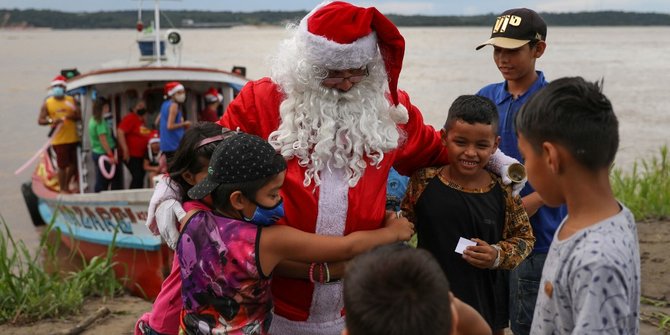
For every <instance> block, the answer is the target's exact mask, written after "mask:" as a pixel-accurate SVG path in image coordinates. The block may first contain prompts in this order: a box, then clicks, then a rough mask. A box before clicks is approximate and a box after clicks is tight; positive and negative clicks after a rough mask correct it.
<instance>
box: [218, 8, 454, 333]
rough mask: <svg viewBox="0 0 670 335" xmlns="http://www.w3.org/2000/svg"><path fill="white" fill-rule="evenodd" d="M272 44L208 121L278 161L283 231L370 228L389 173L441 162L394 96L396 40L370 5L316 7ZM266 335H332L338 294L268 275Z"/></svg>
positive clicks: (340, 320)
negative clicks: (259, 145)
mask: <svg viewBox="0 0 670 335" xmlns="http://www.w3.org/2000/svg"><path fill="white" fill-rule="evenodd" d="M292 29H293V32H292V36H291V37H290V38H288V39H287V40H285V41H284V42H283V43H281V45H280V48H279V52H278V54H277V55H276V57H275V58H274V61H273V66H272V76H271V78H263V79H261V80H258V81H254V82H250V83H248V84H247V85H246V86H245V87H244V88H243V89H242V91H241V92H240V94H239V96H238V97H237V98H236V99H235V100H234V101H233V102H232V103H231V104H230V105H229V107H228V109H227V111H226V112H225V114H224V115H223V117H222V119H221V120H220V121H219V123H220V124H221V125H222V126H224V127H228V128H230V129H238V128H239V129H240V130H241V131H244V132H248V133H252V134H256V135H259V136H261V137H263V138H266V139H268V141H269V142H270V144H272V146H273V147H274V148H275V149H276V150H277V151H278V152H280V153H281V154H282V155H283V156H284V158H285V159H286V161H287V163H288V170H287V174H286V180H285V182H284V186H283V187H282V193H283V198H284V204H285V205H284V206H285V209H286V211H285V213H286V216H285V218H284V219H282V220H281V221H280V224H287V225H290V226H292V227H295V228H299V229H301V230H304V231H307V232H315V233H317V234H327V235H343V234H344V235H346V234H349V233H351V232H353V231H357V230H369V229H375V228H379V227H380V226H381V224H382V221H383V219H384V214H385V204H386V180H387V177H388V174H389V170H390V169H391V167H395V168H396V169H397V170H398V171H399V172H400V173H401V174H405V175H409V174H411V173H412V172H413V171H415V170H417V169H419V168H421V167H424V166H431V165H443V164H446V162H447V160H446V158H447V152H446V151H445V149H444V147H443V146H442V145H441V143H440V137H439V134H438V133H437V132H436V131H435V130H434V129H433V128H432V127H431V126H428V125H425V124H424V122H423V117H422V116H421V113H420V112H419V110H418V109H417V108H416V107H415V106H413V105H412V104H411V103H410V99H409V96H408V95H407V93H405V92H403V91H400V90H398V89H397V84H398V76H399V74H400V70H401V66H402V60H403V55H404V48H405V41H404V39H403V37H402V35H400V32H399V31H398V29H397V28H396V27H395V25H394V24H393V23H392V22H391V21H389V20H388V19H387V18H386V17H385V16H384V15H382V14H381V13H380V12H379V11H377V9H375V8H361V7H357V6H353V5H351V4H348V3H344V2H332V3H327V4H322V5H321V6H319V7H317V8H316V9H314V10H313V11H312V12H310V13H309V14H308V15H307V16H306V17H305V18H303V19H302V21H301V22H300V24H299V25H298V26H296V27H294V28H292ZM272 289H273V290H272V293H273V296H274V304H275V310H274V311H275V317H274V318H273V321H272V327H271V333H273V334H339V333H340V332H341V330H342V329H343V327H344V313H343V310H342V308H343V300H342V285H341V283H340V282H335V283H324V284H321V283H318V282H317V283H312V282H311V281H310V280H300V279H291V278H284V277H281V276H279V275H275V276H274V277H273V283H272Z"/></svg>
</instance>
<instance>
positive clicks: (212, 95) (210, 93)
mask: <svg viewBox="0 0 670 335" xmlns="http://www.w3.org/2000/svg"><path fill="white" fill-rule="evenodd" d="M205 101H206V102H207V103H208V104H211V103H214V102H221V101H223V95H221V94H219V91H217V90H216V88H214V87H210V88H209V90H207V92H206V93H205Z"/></svg>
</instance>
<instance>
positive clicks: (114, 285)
mask: <svg viewBox="0 0 670 335" xmlns="http://www.w3.org/2000/svg"><path fill="white" fill-rule="evenodd" d="M0 222H1V226H2V228H4V229H0V323H5V322H10V323H22V322H25V321H35V320H39V319H44V318H50V317H62V316H65V315H69V314H73V313H77V312H79V310H80V309H81V306H82V304H83V302H84V298H86V297H87V296H91V295H101V296H110V297H113V296H114V295H115V294H117V293H119V292H120V291H121V285H120V284H119V283H118V281H117V280H116V278H115V277H114V271H113V270H112V267H113V265H114V263H113V262H112V259H111V256H112V253H113V245H112V246H110V248H109V249H108V251H107V254H106V255H105V257H95V258H93V259H91V261H89V262H85V261H84V266H83V268H82V269H81V271H77V272H69V273H61V272H60V271H58V261H57V256H56V251H57V250H58V248H59V245H60V231H58V230H57V229H52V228H53V223H54V221H53V220H52V222H51V223H50V225H49V227H48V228H47V231H46V233H45V234H44V235H43V237H42V239H41V241H40V245H39V248H38V252H36V253H35V255H31V254H30V252H29V249H28V248H27V247H26V245H25V244H24V243H23V241H16V240H14V238H13V237H12V234H11V232H10V231H9V227H8V226H7V224H6V222H5V221H4V219H3V218H2V217H0ZM49 233H52V234H55V238H51V239H49V238H48V234H49ZM47 241H55V242H50V243H47ZM41 257H44V259H43V261H44V263H45V264H47V263H48V264H49V265H50V266H51V268H53V269H55V270H56V271H46V270H45V269H44V266H42V262H41V261H42V259H41ZM70 257H76V256H75V254H74V253H72V254H71V255H70Z"/></svg>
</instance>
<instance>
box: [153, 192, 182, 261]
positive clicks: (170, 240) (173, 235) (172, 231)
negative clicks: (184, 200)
mask: <svg viewBox="0 0 670 335" xmlns="http://www.w3.org/2000/svg"><path fill="white" fill-rule="evenodd" d="M184 216H186V212H185V211H184V208H182V207H181V203H179V201H177V200H174V199H169V200H165V201H163V202H162V203H161V204H160V205H159V206H158V208H157V209H156V222H157V225H158V230H159V231H160V234H161V237H162V238H163V240H165V243H167V245H168V247H170V249H174V248H175V247H176V246H177V241H178V240H179V228H177V227H178V225H179V221H181V219H183V218H184Z"/></svg>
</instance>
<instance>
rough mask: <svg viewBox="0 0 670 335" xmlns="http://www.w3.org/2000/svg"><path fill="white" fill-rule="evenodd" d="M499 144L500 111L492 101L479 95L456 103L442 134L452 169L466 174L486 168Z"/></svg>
mask: <svg viewBox="0 0 670 335" xmlns="http://www.w3.org/2000/svg"><path fill="white" fill-rule="evenodd" d="M499 142H500V138H499V137H498V110H497V109H496V105H495V104H493V102H492V101H491V100H489V99H488V98H485V97H482V96H478V95H461V96H460V97H458V98H456V100H454V102H453V103H452V104H451V107H449V115H448V116H447V121H446V122H445V123H444V129H443V131H442V143H443V144H444V145H445V146H446V147H447V149H448V152H449V164H450V166H451V168H452V169H457V170H458V171H459V172H461V174H464V175H470V174H472V173H474V172H476V171H478V170H480V169H483V168H484V167H485V166H486V164H488V162H489V159H490V158H491V155H492V154H493V153H494V152H495V151H496V149H497V148H498V143H499Z"/></svg>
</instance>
